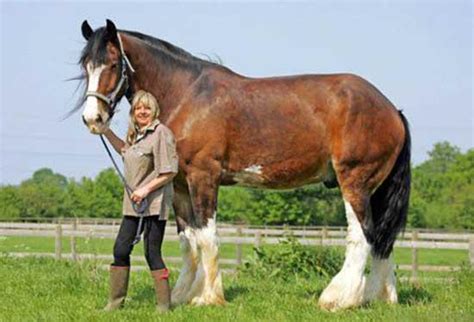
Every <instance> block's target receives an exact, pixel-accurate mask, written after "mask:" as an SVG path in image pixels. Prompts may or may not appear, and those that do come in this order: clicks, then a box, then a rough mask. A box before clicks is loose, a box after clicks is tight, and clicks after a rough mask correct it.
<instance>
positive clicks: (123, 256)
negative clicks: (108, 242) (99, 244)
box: [112, 216, 166, 271]
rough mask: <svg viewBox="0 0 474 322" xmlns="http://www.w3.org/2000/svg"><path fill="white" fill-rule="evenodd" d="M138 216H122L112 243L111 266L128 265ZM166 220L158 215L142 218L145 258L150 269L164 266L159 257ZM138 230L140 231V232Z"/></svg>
mask: <svg viewBox="0 0 474 322" xmlns="http://www.w3.org/2000/svg"><path fill="white" fill-rule="evenodd" d="M138 221H139V218H138V217H132V216H124V217H123V219H122V223H121V224H120V230H119V233H118V235H117V238H116V239H115V244H114V262H113V263H112V266H130V254H131V253H132V250H133V240H134V239H135V235H136V233H137V229H138ZM165 227H166V220H159V216H148V217H144V218H143V225H142V231H141V232H143V230H145V234H144V235H145V236H144V241H143V243H144V248H145V258H146V261H147V263H148V266H149V267H150V269H151V270H152V271H154V270H157V269H162V268H165V267H166V266H165V263H164V262H163V258H162V257H161V244H162V242H163V236H164V234H165ZM141 232H140V233H141Z"/></svg>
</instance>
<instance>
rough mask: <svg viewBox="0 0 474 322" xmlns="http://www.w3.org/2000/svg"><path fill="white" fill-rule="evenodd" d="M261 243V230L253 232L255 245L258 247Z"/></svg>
mask: <svg viewBox="0 0 474 322" xmlns="http://www.w3.org/2000/svg"><path fill="white" fill-rule="evenodd" d="M261 244H262V232H261V231H257V232H255V247H257V248H258V247H260V245H261Z"/></svg>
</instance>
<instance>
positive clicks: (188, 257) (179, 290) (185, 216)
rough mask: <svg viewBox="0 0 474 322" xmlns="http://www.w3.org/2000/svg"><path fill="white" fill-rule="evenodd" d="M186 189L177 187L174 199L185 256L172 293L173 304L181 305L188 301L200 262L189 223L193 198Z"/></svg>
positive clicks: (182, 249) (181, 244)
mask: <svg viewBox="0 0 474 322" xmlns="http://www.w3.org/2000/svg"><path fill="white" fill-rule="evenodd" d="M186 190H187V189H186ZM186 190H180V189H176V194H175V200H174V210H175V215H176V222H177V224H178V228H179V241H180V247H181V253H182V257H183V266H182V268H181V272H180V274H179V277H178V281H177V282H176V284H175V286H174V288H173V292H172V293H171V302H172V303H173V305H179V304H183V303H185V302H186V300H187V298H188V293H189V291H190V288H191V285H192V283H193V281H194V279H195V276H196V269H197V266H198V263H199V254H198V249H197V243H196V236H195V234H194V232H193V230H192V229H191V228H190V227H189V226H188V225H187V223H188V222H189V220H190V218H191V216H192V215H193V214H192V206H191V199H190V197H189V193H188V192H187V191H186Z"/></svg>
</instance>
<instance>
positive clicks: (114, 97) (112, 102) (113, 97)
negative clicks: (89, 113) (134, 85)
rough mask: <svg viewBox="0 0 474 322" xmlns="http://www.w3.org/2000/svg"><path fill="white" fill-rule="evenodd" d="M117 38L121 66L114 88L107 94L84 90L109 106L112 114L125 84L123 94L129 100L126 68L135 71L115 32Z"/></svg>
mask: <svg viewBox="0 0 474 322" xmlns="http://www.w3.org/2000/svg"><path fill="white" fill-rule="evenodd" d="M117 39H118V42H119V48H120V54H121V55H120V66H121V69H122V70H121V71H120V80H119V81H118V83H117V85H116V86H115V89H114V90H113V91H112V93H110V94H109V95H104V94H101V93H99V92H96V91H87V92H86V97H89V96H92V97H96V98H97V99H99V100H101V101H102V102H104V103H105V104H106V105H107V106H108V107H109V108H110V111H111V113H112V114H113V113H114V111H115V107H116V106H117V103H118V101H119V100H120V98H121V97H119V93H120V92H121V91H122V90H123V88H124V85H125V92H126V93H125V96H126V97H127V99H128V101H130V100H131V98H130V97H128V96H129V95H127V94H128V93H127V92H128V90H129V89H130V87H129V85H130V84H129V82H128V74H127V69H130V71H131V72H132V73H135V69H134V68H133V66H132V64H131V63H130V60H129V59H128V57H127V55H126V54H125V50H124V49H123V44H122V38H121V37H120V34H119V33H117Z"/></svg>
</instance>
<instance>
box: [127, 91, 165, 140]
mask: <svg viewBox="0 0 474 322" xmlns="http://www.w3.org/2000/svg"><path fill="white" fill-rule="evenodd" d="M138 104H143V105H145V106H148V107H149V108H150V109H151V115H152V120H155V119H157V118H158V115H160V106H159V105H158V101H157V100H156V98H155V96H153V94H151V93H149V92H145V91H143V90H139V91H138V92H136V93H135V95H134V96H133V100H132V107H131V108H130V112H129V115H130V117H129V119H128V131H127V140H126V141H127V143H128V144H130V145H132V144H133V143H135V140H136V138H137V135H138V132H139V131H140V129H139V127H138V125H137V122H136V120H135V116H134V113H133V112H134V111H135V108H136V106H137V105H138Z"/></svg>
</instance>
